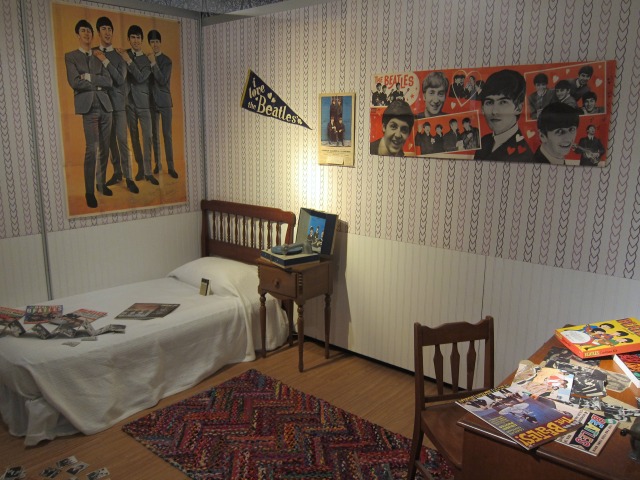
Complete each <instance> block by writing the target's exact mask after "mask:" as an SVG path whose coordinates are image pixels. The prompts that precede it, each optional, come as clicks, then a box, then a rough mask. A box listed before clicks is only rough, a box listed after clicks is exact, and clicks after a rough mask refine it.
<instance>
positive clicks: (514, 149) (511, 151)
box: [507, 147, 516, 155]
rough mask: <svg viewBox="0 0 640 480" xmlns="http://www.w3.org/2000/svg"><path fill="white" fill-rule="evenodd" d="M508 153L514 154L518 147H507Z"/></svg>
mask: <svg viewBox="0 0 640 480" xmlns="http://www.w3.org/2000/svg"><path fill="white" fill-rule="evenodd" d="M507 153H508V154H509V155H513V154H514V153H516V147H507Z"/></svg>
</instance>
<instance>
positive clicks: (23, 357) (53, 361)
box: [0, 274, 288, 445]
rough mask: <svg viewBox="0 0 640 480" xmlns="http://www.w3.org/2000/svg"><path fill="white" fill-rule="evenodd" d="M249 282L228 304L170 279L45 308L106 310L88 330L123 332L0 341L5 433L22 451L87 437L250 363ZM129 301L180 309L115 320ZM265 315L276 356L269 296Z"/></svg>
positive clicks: (252, 310)
mask: <svg viewBox="0 0 640 480" xmlns="http://www.w3.org/2000/svg"><path fill="white" fill-rule="evenodd" d="M255 278H256V281H255V284H250V285H247V286H246V287H243V288H242V289H240V290H239V291H237V292H235V293H236V295H235V296H220V295H210V296H206V297H205V296H202V295H199V292H198V289H197V288H196V287H194V286H192V285H189V284H187V283H184V282H181V281H179V280H177V279H175V278H169V277H167V278H161V279H156V280H150V281H146V282H139V283H135V284H131V285H123V286H119V287H115V288H110V289H105V290H100V291H97V292H91V293H87V294H82V295H76V296H73V297H67V298H63V299H57V300H55V301H52V302H49V303H52V304H62V305H63V306H64V312H65V313H68V312H71V311H73V310H76V309H79V308H87V309H91V310H99V311H105V312H108V315H107V316H106V317H103V318H100V319H98V320H96V321H95V322H94V324H93V325H94V326H95V327H96V328H99V327H101V326H104V325H107V324H110V323H118V324H124V325H126V331H125V333H123V334H114V333H108V334H103V335H100V336H99V337H97V338H98V340H97V341H82V342H80V344H79V345H78V346H75V347H70V346H65V345H63V343H64V342H68V341H69V340H71V339H69V338H65V339H63V338H58V337H56V338H52V339H48V340H42V339H40V338H38V337H36V336H30V337H26V336H24V335H23V336H22V337H19V338H15V337H12V336H4V337H0V413H2V418H3V420H4V421H5V423H7V425H8V427H9V431H10V432H11V434H13V435H16V436H25V444H26V445H34V444H36V443H38V442H40V441H41V440H45V439H52V438H54V437H56V436H60V435H67V434H71V433H75V432H76V431H80V432H82V433H84V434H93V433H96V432H99V431H101V430H104V429H106V428H108V427H110V426H112V425H114V424H115V423H117V422H119V421H120V420H123V419H125V418H127V417H129V416H130V415H132V414H134V413H136V412H138V411H140V410H143V409H145V408H149V407H151V406H153V405H155V404H156V403H157V402H158V401H159V400H160V399H162V398H164V397H166V396H169V395H172V394H174V393H177V392H180V391H182V390H185V389H187V388H190V387H192V386H194V385H196V384H197V383H198V382H200V381H201V380H203V379H204V378H206V377H208V376H209V375H211V374H212V373H214V372H215V371H217V370H218V369H220V368H221V367H222V366H224V365H227V364H229V363H234V362H241V361H250V360H253V359H254V358H255V348H260V342H259V341H260V329H259V296H258V294H257V274H256V276H255ZM136 302H155V303H178V304H180V307H178V308H177V309H176V310H175V311H174V312H172V313H171V314H169V315H168V316H166V317H164V318H157V319H153V320H120V319H115V318H114V317H115V316H116V315H117V314H119V313H120V312H122V311H123V310H124V309H126V308H127V307H128V306H130V305H131V304H133V303H136ZM267 308H268V310H267V319H268V321H267V325H268V328H267V340H268V342H267V348H268V349H273V348H276V347H277V346H279V345H282V344H283V343H284V341H285V340H286V337H287V331H288V330H287V321H286V316H285V315H284V314H283V312H282V310H281V309H280V308H278V304H277V301H276V300H275V299H273V298H268V302H267ZM29 327H30V326H29V325H26V328H27V330H28V329H29ZM254 339H255V343H256V345H254Z"/></svg>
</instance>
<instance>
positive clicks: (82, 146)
mask: <svg viewBox="0 0 640 480" xmlns="http://www.w3.org/2000/svg"><path fill="white" fill-rule="evenodd" d="M52 16H53V34H54V45H55V47H54V48H55V65H56V70H57V80H58V94H59V102H60V103H59V105H60V125H61V134H62V149H63V152H62V154H63V157H62V158H63V162H64V176H65V185H66V194H67V204H68V214H69V217H78V216H87V215H98V214H104V213H113V212H118V211H124V210H131V209H138V208H149V207H156V206H161V205H174V204H180V203H185V202H186V201H187V195H186V168H185V167H186V165H185V158H184V157H185V155H184V135H183V112H182V91H181V86H182V62H181V56H180V23H179V22H177V21H174V20H167V19H162V18H159V17H153V16H141V15H131V14H127V13H123V12H117V11H113V10H104V9H96V8H89V7H86V6H78V5H67V4H59V3H54V4H52Z"/></svg>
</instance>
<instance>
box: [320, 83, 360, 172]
mask: <svg viewBox="0 0 640 480" xmlns="http://www.w3.org/2000/svg"><path fill="white" fill-rule="evenodd" d="M354 103H355V93H321V94H320V108H319V109H318V111H319V112H320V119H319V123H320V125H319V127H318V164H320V165H340V166H343V167H353V163H354V158H355V150H354V148H353V140H354V138H355V135H354V126H355V121H354V118H353V117H354V111H355V109H354V107H355V105H354Z"/></svg>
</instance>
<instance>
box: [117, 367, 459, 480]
mask: <svg viewBox="0 0 640 480" xmlns="http://www.w3.org/2000/svg"><path fill="white" fill-rule="evenodd" d="M122 428H123V430H124V431H125V432H126V433H128V434H129V435H131V436H132V437H133V438H134V439H136V440H137V441H138V442H140V443H141V444H142V445H144V446H145V447H147V448H148V449H149V450H151V451H152V452H153V453H155V454H156V455H158V456H159V457H160V458H162V459H163V460H165V461H166V462H169V463H170V464H171V465H173V466H174V467H176V468H178V469H179V470H181V471H182V472H183V473H184V474H186V475H187V476H188V477H190V478H193V479H198V480H200V479H220V480H258V479H304V478H310V479H311V478H313V479H343V480H353V479H363V480H368V479H389V480H391V479H404V478H406V475H407V462H408V459H409V450H410V448H411V440H409V439H408V438H406V437H404V436H402V435H399V434H396V433H392V432H390V431H388V430H386V429H384V428H382V427H381V426H379V425H375V424H373V423H371V422H369V421H367V420H365V419H363V418H360V417H357V416H355V415H352V414H350V413H348V412H346V411H344V410H342V409H340V408H338V407H336V406H333V405H331V404H330V403H328V402H326V401H324V400H321V399H319V398H316V397H314V396H312V395H308V394H306V393H303V392H300V391H298V390H295V389H293V388H291V387H289V386H287V385H285V384H284V383H282V382H281V381H279V380H275V379H273V378H271V377H269V376H267V375H264V374H262V373H260V372H259V371H257V370H248V371H247V372H245V373H243V374H242V375H239V376H237V377H234V378H232V379H230V380H228V381H226V382H224V383H222V384H220V385H218V386H216V387H214V388H212V389H211V390H208V391H205V392H202V393H199V394H197V395H194V396H193V397H191V398H188V399H186V400H183V401H181V402H178V403H176V404H174V405H170V406H168V407H165V408H161V409H158V410H156V411H154V412H152V413H150V414H148V415H146V416H144V417H142V418H140V419H138V420H135V421H133V422H130V423H128V424H126V425H124V426H123V427H122ZM422 456H423V458H424V459H425V463H426V464H427V465H428V466H429V468H430V473H431V474H432V475H433V478H434V479H436V480H440V479H446V478H449V477H451V471H450V469H449V467H448V466H447V464H446V462H445V461H444V459H443V458H442V457H441V456H440V454H439V453H438V452H436V451H435V450H432V449H428V448H424V449H423V452H422Z"/></svg>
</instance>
